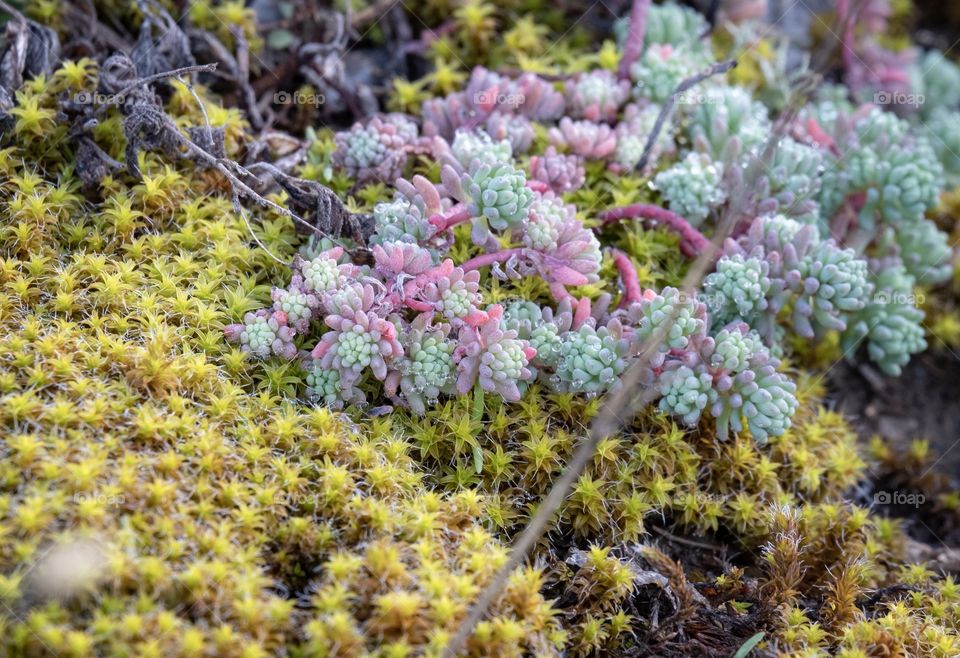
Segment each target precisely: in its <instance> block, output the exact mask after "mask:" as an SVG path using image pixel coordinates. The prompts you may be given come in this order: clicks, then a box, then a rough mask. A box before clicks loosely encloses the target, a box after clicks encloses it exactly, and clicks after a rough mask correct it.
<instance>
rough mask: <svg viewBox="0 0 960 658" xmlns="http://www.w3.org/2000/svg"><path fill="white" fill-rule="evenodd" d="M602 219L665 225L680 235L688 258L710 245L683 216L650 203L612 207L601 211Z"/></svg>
mask: <svg viewBox="0 0 960 658" xmlns="http://www.w3.org/2000/svg"><path fill="white" fill-rule="evenodd" d="M600 219H601V220H602V221H603V224H604V225H607V224H613V223H614V222H619V221H620V220H623V219H643V220H645V221H644V226H646V227H648V228H653V227H655V226H658V225H663V226H665V227H667V228H668V229H670V230H671V231H673V232H675V233H677V234H678V235H679V236H680V250H681V251H682V252H683V254H684V255H685V256H687V257H688V258H696V257H697V256H699V255H700V254H701V253H703V251H704V250H706V249H707V248H708V247H709V246H710V241H709V240H708V239H707V238H706V237H704V235H703V233H701V232H700V231H698V230H697V229H695V228H693V227H692V226H690V222H688V221H687V220H685V219H684V218H683V217H681V216H680V215H678V214H677V213H675V212H671V211H669V210H667V209H666V208H661V207H660V206H655V205H653V204H649V203H635V204H633V205H632V206H623V207H622V208H612V209H610V210H606V211H604V212H602V213H600Z"/></svg>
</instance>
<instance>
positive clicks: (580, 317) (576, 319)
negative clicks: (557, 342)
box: [572, 297, 591, 329]
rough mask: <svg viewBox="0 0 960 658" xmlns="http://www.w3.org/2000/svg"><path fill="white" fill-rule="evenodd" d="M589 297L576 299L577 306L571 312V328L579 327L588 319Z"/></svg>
mask: <svg viewBox="0 0 960 658" xmlns="http://www.w3.org/2000/svg"><path fill="white" fill-rule="evenodd" d="M590 310H591V309H590V299H589V298H587V297H583V298H582V299H579V300H577V306H576V308H575V309H574V312H573V325H572V326H573V328H574V329H579V328H580V326H581V325H582V324H583V323H584V322H586V321H587V320H589V319H590Z"/></svg>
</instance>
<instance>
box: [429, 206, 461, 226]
mask: <svg viewBox="0 0 960 658" xmlns="http://www.w3.org/2000/svg"><path fill="white" fill-rule="evenodd" d="M470 218H471V215H470V210H469V209H468V208H467V207H466V206H463V205H457V206H454V207H453V208H451V209H450V211H449V212H448V213H447V214H445V215H442V214H437V215H434V216H433V217H431V218H430V220H429V221H430V223H431V224H433V225H434V226H435V227H436V228H437V231H438V232H442V231H446V230H447V229H449V228H452V227H454V226H456V225H457V224H462V223H464V222H467V221H470Z"/></svg>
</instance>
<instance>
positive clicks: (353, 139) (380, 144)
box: [333, 114, 417, 183]
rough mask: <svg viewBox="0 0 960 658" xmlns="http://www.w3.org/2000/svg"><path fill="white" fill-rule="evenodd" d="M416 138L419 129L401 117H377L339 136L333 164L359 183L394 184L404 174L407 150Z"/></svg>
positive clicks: (396, 115) (355, 125)
mask: <svg viewBox="0 0 960 658" xmlns="http://www.w3.org/2000/svg"><path fill="white" fill-rule="evenodd" d="M416 139H417V126H416V124H414V123H413V122H412V121H410V120H409V119H407V118H406V117H405V116H403V115H401V114H389V115H386V116H385V117H379V116H377V117H374V118H373V119H371V120H370V121H369V122H368V123H367V124H366V125H363V124H359V123H358V124H354V126H353V127H352V128H351V129H350V130H348V131H345V132H340V133H337V136H336V150H335V151H334V152H333V163H334V165H336V166H337V167H340V168H342V169H344V170H345V171H346V172H347V174H348V175H349V176H350V177H352V178H354V179H356V180H357V182H358V183H366V182H370V181H383V182H386V183H391V182H393V180H394V179H395V178H397V177H399V176H400V175H401V174H402V173H403V168H404V166H406V163H407V151H406V147H407V146H409V145H411V144H412V143H413V142H414V141H415V140H416Z"/></svg>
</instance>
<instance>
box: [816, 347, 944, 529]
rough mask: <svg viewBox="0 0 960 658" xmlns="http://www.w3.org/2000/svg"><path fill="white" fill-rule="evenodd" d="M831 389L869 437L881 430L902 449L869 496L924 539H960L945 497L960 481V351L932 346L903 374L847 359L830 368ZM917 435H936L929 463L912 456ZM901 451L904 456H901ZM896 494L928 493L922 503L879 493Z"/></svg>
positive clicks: (882, 468) (874, 478)
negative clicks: (911, 447) (891, 498)
mask: <svg viewBox="0 0 960 658" xmlns="http://www.w3.org/2000/svg"><path fill="white" fill-rule="evenodd" d="M828 388H829V399H830V400H831V402H832V403H833V405H834V406H835V407H836V409H837V410H839V411H840V412H842V413H843V414H844V415H845V416H846V417H847V418H848V419H849V420H850V422H851V425H852V426H853V427H855V428H856V430H857V432H858V433H859V434H860V436H861V438H862V439H863V440H864V441H867V440H869V439H870V438H871V437H873V436H880V437H882V438H883V439H885V440H886V441H887V442H888V443H889V445H890V447H891V450H892V452H893V454H894V455H895V460H894V462H895V463H892V464H879V465H876V468H871V469H870V471H869V474H870V476H871V482H870V483H869V484H870V489H871V491H870V494H869V497H868V499H867V502H868V503H869V502H870V501H871V500H872V501H873V503H875V504H876V507H875V509H877V510H878V511H880V512H881V513H883V514H888V515H890V516H896V517H901V518H903V519H905V522H906V523H905V525H906V527H907V529H908V530H909V532H910V534H911V535H912V536H913V537H915V538H916V539H920V540H922V541H925V542H927V543H930V544H933V545H939V544H946V545H950V546H957V545H960V529H958V528H960V515H958V514H957V512H956V511H955V510H951V509H946V508H944V507H943V506H942V505H941V504H940V502H939V500H938V499H939V498H940V496H941V495H942V494H943V493H945V492H948V491H951V490H956V488H957V487H958V485H960V355H958V354H957V353H955V352H952V351H951V350H950V349H948V348H945V347H943V348H942V349H940V350H936V351H929V352H926V353H924V354H922V355H919V356H918V357H915V358H914V359H912V360H911V361H910V364H909V365H908V366H907V367H906V368H905V369H904V371H903V374H902V375H901V376H900V377H887V376H884V375H883V374H881V373H880V372H879V371H877V370H876V369H875V368H873V367H871V366H869V365H860V366H854V365H850V364H848V363H845V362H844V363H842V364H838V365H837V366H836V367H834V368H833V370H832V371H831V372H830V375H829V383H828ZM914 439H927V440H928V441H929V444H930V448H931V456H930V459H929V463H924V464H917V463H916V462H911V461H910V459H908V458H907V456H906V455H907V449H908V446H909V444H910V442H911V441H913V440H914ZM899 456H903V459H902V460H900V461H897V458H898V457H899ZM898 465H900V466H902V468H898ZM891 492H898V493H899V494H900V495H901V496H903V495H912V496H916V495H922V496H923V498H922V499H921V500H922V502H921V503H920V504H914V502H915V499H907V502H906V504H896V502H895V501H894V503H893V504H891V503H890V502H887V501H885V500H882V499H877V496H881V497H883V496H887V495H888V494H890V493H891Z"/></svg>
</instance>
